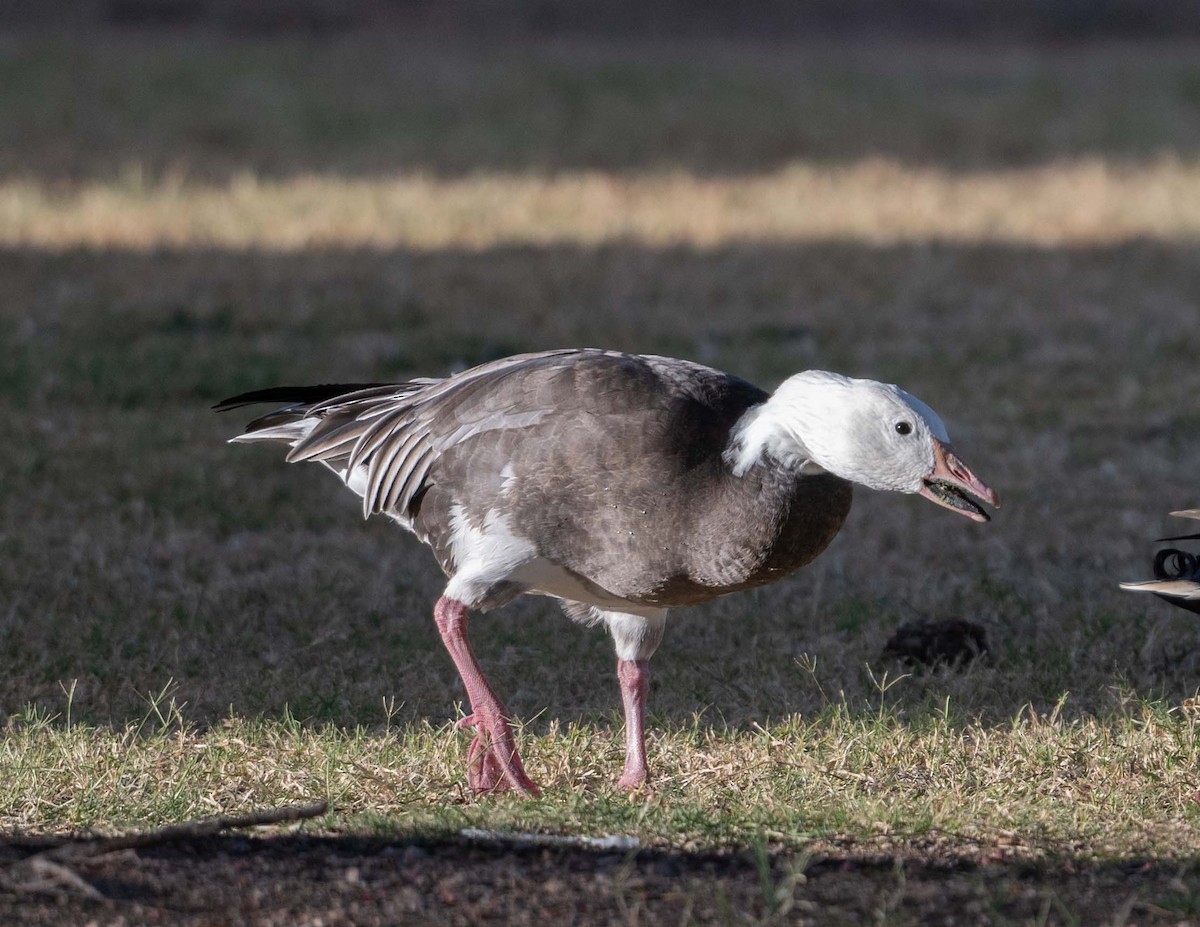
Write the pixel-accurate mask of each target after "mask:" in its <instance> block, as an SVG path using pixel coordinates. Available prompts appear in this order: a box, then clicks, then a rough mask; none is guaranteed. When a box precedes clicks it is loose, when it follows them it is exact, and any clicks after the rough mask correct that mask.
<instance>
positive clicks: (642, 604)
mask: <svg viewBox="0 0 1200 927" xmlns="http://www.w3.org/2000/svg"><path fill="white" fill-rule="evenodd" d="M255 403H273V404H275V405H277V406H279V408H277V409H276V410H275V411H272V412H269V413H267V414H266V415H263V416H262V417H260V418H257V419H255V420H254V421H252V422H250V423H249V424H248V425H247V426H246V428H245V430H244V432H243V433H241V434H238V435H237V436H236V437H234V438H232V439H230V440H231V442H260V441H267V442H279V443H283V444H286V445H288V446H289V447H290V450H289V451H288V453H287V457H286V459H287V460H288V461H289V462H297V461H316V462H320V463H323V464H325V465H326V466H327V467H328V468H329V469H331V470H332V471H333V472H334V473H336V474H337V475H338V477H339V478H340V479H341V480H342V482H343V483H344V484H345V485H346V486H347V487H348V488H349V489H351V490H352V491H353V492H354V493H355V494H357V495H358V496H360V497H361V499H362V510H363V515H364V517H366V516H370V515H375V514H380V515H384V516H386V517H388V518H391V519H392V520H393V521H395V522H397V523H398V524H399V525H401V526H402V527H403V528H405V529H407V530H408V531H410V532H412V533H413V534H415V535H416V536H417V538H419V539H420V540H421V541H422V542H423V543H425V544H427V545H428V546H429V547H430V548H431V549H432V551H433V554H434V556H435V558H436V559H437V562H438V564H439V565H440V566H441V568H442V570H443V571H444V572H445V574H446V576H447V578H448V583H447V585H446V587H445V591H444V592H443V593H442V595H441V597H440V598H439V599H438V601H437V603H436V604H435V606H434V610H433V613H434V620H435V622H436V624H437V628H438V631H439V633H440V635H441V639H442V642H443V643H444V644H445V647H446V650H447V651H448V652H449V654H450V657H451V659H452V660H453V662H454V665H455V667H456V668H457V670H458V673H459V676H460V677H461V679H462V683H463V685H464V687H465V688H466V692H467V698H468V701H469V703H470V714H468V715H467V716H466V717H464V718H463V719H462V720H461V721H460V722H459V723H458V726H459V727H461V728H473V729H474V730H475V737H474V739H473V740H472V742H471V746H470V748H469V750H468V760H467V780H468V784H469V786H470V788H471V789H472V790H473V791H475V792H491V791H506V790H513V791H515V792H517V793H522V794H524V795H537V794H539V790H538V787H537V786H536V785H534V783H533V782H532V781H531V780H530V778H529V776H528V775H527V774H526V772H525V768H524V765H523V764H522V761H521V757H520V754H519V753H518V751H517V746H516V742H515V739H514V735H513V730H512V726H511V724H510V718H509V716H508V714H507V712H506V711H505V708H504V706H503V704H502V703H501V701H500V699H499V698H498V697H497V696H496V694H495V692H494V691H493V690H492V688H491V686H490V685H489V684H488V682H487V680H486V678H485V677H484V673H483V670H482V669H481V668H480V665H479V662H478V661H477V660H476V658H475V654H474V652H473V651H472V649H471V644H470V642H469V640H468V637H467V619H468V614H469V613H470V612H486V611H488V610H490V609H493V608H497V607H500V606H502V605H506V604H507V603H509V602H511V601H513V600H514V599H515V598H517V597H518V596H520V595H522V594H534V595H543V596H551V597H554V598H557V599H559V600H560V602H561V604H562V607H563V609H564V611H565V612H566V614H567V615H568V616H569V617H570V618H572V619H574V620H575V621H577V622H580V623H582V624H585V625H604V626H606V627H607V629H608V632H609V633H610V634H611V635H612V638H613V642H614V644H615V648H616V656H617V679H618V682H619V688H620V693H621V700H622V705H623V709H624V720H625V765H624V769H623V770H622V774H621V776H620V779H619V780H618V786H619V787H620V788H621V789H624V790H636V789H639V788H642V787H643V786H645V784H646V782H647V765H646V747H645V706H646V695H647V690H648V688H649V682H650V670H649V661H650V658H651V656H652V655H653V654H654V652H655V650H656V649H657V648H658V645H659V643H660V642H661V641H662V638H663V632H664V630H665V627H666V619H667V613H668V610H669V609H672V608H678V607H683V606H687V605H697V604H700V603H703V602H708V601H711V600H713V599H715V598H718V597H720V596H724V595H728V594H730V593H733V592H737V591H739V590H743V589H749V588H751V587H755V586H761V585H764V584H766V583H772V582H775V581H777V580H780V579H782V578H784V577H785V576H787V575H789V574H790V573H792V572H794V571H795V570H797V569H798V568H800V567H802V566H804V565H805V564H806V563H808V562H809V561H811V560H812V559H813V558H814V557H816V556H817V555H818V554H820V553H821V551H823V550H824V549H825V548H826V546H827V545H828V544H829V542H830V541H831V540H832V539H833V537H834V535H836V534H837V533H838V530H839V529H840V528H841V526H842V523H843V522H844V521H845V519H846V515H847V512H848V511H849V509H850V501H851V487H852V485H853V484H859V485H862V486H866V487H869V488H871V489H876V490H892V491H896V492H903V493H917V494H920V495H922V496H924V497H925V498H927V499H929V500H931V501H932V502H935V503H937V504H938V505H941V506H944V507H946V508H948V509H950V510H951V511H953V512H957V513H958V514H960V515H963V516H965V517H967V518H969V519H972V520H974V521H976V522H986V521H988V520H989V516H988V515H987V514H986V513H985V511H984V510H983V509H982V508H981V507H980V506H979V505H978V504H977V503H976V502H975V499H979V500H980V501H982V502H986V503H988V504H989V505H991V506H998V505H999V500H998V498H997V496H996V493H995V492H993V491H992V490H991V489H989V488H988V487H987V486H986V485H984V483H983V482H982V481H981V480H980V479H979V478H978V477H977V476H975V474H974V473H972V472H971V470H970V469H968V468H967V466H966V465H965V464H963V463H962V461H961V460H959V458H958V457H957V456H956V454H955V452H954V450H953V448H952V446H951V444H950V439H949V436H948V435H947V433H946V427H945V425H944V424H943V423H942V420H941V419H940V418H939V417H938V415H937V413H935V412H934V411H933V410H932V409H931V408H930V407H929V406H927V405H925V403H923V402H921V401H920V400H919V399H917V398H916V397H914V396H912V395H910V394H908V393H906V392H905V391H904V390H902V389H900V388H899V387H896V386H893V385H889V384H884V383H878V382H875V381H872V380H863V379H852V378H850V377H846V376H842V375H840V374H836V373H830V372H826V371H821V370H808V371H805V372H803V373H798V374H796V375H794V376H792V377H789V378H788V379H786V380H784V381H783V383H782V384H780V386H779V387H778V388H777V389H776V390H775V392H774V393H771V394H768V393H766V392H764V391H763V390H761V389H759V388H758V387H756V386H753V385H752V384H750V383H749V382H747V381H746V380H743V379H740V378H738V377H736V376H732V375H730V374H727V373H722V372H721V371H718V370H714V369H712V368H710V367H706V366H702V365H700V364H697V363H693V362H691V361H687V360H678V359H674V358H670V357H660V356H654V355H635V354H625V353H620V352H615V351H605V350H600V349H596V348H582V349H575V348H571V349H563V350H555V351H544V352H540V353H533V354H521V355H518V356H514V357H508V358H504V359H502V360H496V361H492V362H490V363H485V364H483V365H481V366H478V367H474V368H471V369H469V370H465V371H462V372H461V373H456V374H453V375H451V376H448V377H445V378H421V379H414V380H409V381H407V382H403V383H388V384H379V383H368V384H344V385H323V386H306V387H276V388H272V389H265V390H259V391H256V392H250V393H245V394H243V395H240V396H234V397H232V398H230V399H226V400H224V401H223V402H221V403H218V404H217V405H216V406H214V409H216V410H218V411H224V410H228V409H236V408H240V407H243V406H247V405H251V404H255Z"/></svg>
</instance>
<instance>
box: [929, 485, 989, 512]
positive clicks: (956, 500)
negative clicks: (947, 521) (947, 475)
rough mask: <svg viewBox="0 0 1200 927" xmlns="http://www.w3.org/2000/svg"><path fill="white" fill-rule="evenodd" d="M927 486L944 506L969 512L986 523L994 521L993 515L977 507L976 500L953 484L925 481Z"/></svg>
mask: <svg viewBox="0 0 1200 927" xmlns="http://www.w3.org/2000/svg"><path fill="white" fill-rule="evenodd" d="M925 485H926V486H927V487H929V491H930V492H931V493H933V495H935V496H937V498H938V501H939V502H941V503H942V504H943V505H946V506H949V507H950V508H952V509H958V511H960V512H968V513H970V514H972V515H976V516H979V517H981V518H982V519H983V520H984V521H991V520H992V516H991V515H989V514H988V513H987V512H985V511H984V510H983V509H982V508H980V507H979V506H978V505H976V504H975V500H974V499H972V498H971V497H970V496H968V495H967V494H966V493H965V492H963V491H962V490H961V489H959V488H958V487H957V486H955V485H954V484H953V483H950V482H947V481H946V480H925Z"/></svg>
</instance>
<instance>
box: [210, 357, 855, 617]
mask: <svg viewBox="0 0 1200 927" xmlns="http://www.w3.org/2000/svg"><path fill="white" fill-rule="evenodd" d="M317 389H319V390H328V392H326V393H325V394H324V396H325V397H327V398H325V399H324V401H321V402H311V401H309V402H303V403H297V404H296V405H293V406H291V407H289V408H288V409H285V410H281V411H280V412H279V413H273V414H272V415H268V416H266V417H264V418H263V419H260V420H259V421H258V422H255V423H252V425H251V426H250V428H249V432H250V434H251V436H252V435H253V433H254V429H255V428H256V427H262V428H269V427H272V426H277V425H279V424H280V423H285V422H294V421H299V420H300V419H303V418H305V417H308V418H312V417H314V416H315V417H316V418H317V423H316V425H315V426H314V427H312V428H311V431H310V432H309V433H308V434H307V435H306V436H304V437H303V439H302V440H299V441H298V442H297V443H296V446H295V448H294V450H293V452H292V454H291V455H290V456H289V459H313V460H322V461H324V462H326V463H328V464H329V465H330V466H331V467H333V468H334V469H335V470H339V468H341V469H340V470H339V472H341V473H342V475H343V478H344V479H346V480H347V482H348V483H351V480H350V477H349V475H350V471H351V470H353V469H355V468H366V471H365V472H364V474H363V476H364V477H365V484H366V485H365V488H364V491H363V492H362V495H364V501H365V503H366V505H365V507H366V509H367V510H368V511H380V512H385V513H387V514H389V515H391V516H392V517H394V518H396V520H397V521H400V522H401V523H402V524H404V525H406V527H409V528H411V529H412V530H413V531H414V532H415V533H416V534H417V535H418V536H419V537H420V538H421V539H422V540H424V541H426V542H427V543H428V544H429V545H430V547H431V548H432V549H433V551H434V554H435V556H436V557H437V560H438V562H439V564H440V565H441V567H442V569H443V570H444V571H445V572H446V574H447V575H448V576H454V575H455V573H456V571H457V569H458V568H459V567H460V566H461V564H460V563H459V562H458V558H459V557H460V556H462V547H461V545H462V541H461V538H462V536H463V530H464V522H465V524H466V526H469V527H470V528H471V529H473V530H474V531H475V532H476V533H486V532H487V531H488V530H491V528H493V527H494V526H495V524H496V523H497V520H499V521H501V522H502V523H503V526H504V530H505V531H506V532H509V533H511V534H512V535H515V536H518V537H520V538H522V539H526V540H528V541H530V542H531V543H533V544H534V545H535V546H536V552H537V555H538V556H539V557H540V558H543V559H544V560H546V561H549V562H550V563H552V564H554V565H556V566H557V567H559V568H561V569H562V570H565V571H567V572H568V573H570V574H571V575H572V576H573V577H574V578H575V579H576V580H577V581H578V582H579V583H580V584H581V585H583V586H584V587H585V588H587V589H588V590H593V591H595V592H596V594H597V596H598V597H600V598H604V599H618V600H622V601H625V602H628V603H636V604H637V605H640V606H647V607H655V608H671V607H675V606H683V605H693V604H697V603H701V602H706V601H709V600H711V599H713V598H716V597H718V596H722V595H726V594H728V593H731V592H736V591H738V590H740V589H746V588H749V587H752V586H758V585H763V584H765V583H770V582H774V581H775V580H778V579H780V578H781V577H783V576H785V575H787V574H788V573H791V572H792V571H794V570H796V569H798V568H799V567H802V566H803V565H805V564H806V563H808V562H809V561H811V560H812V559H813V558H814V557H816V556H817V555H818V554H820V553H821V552H822V551H823V550H824V549H825V548H826V547H827V546H828V544H829V542H830V541H831V540H832V539H833V537H834V536H835V535H836V534H837V532H838V530H839V529H840V528H841V526H842V524H843V522H844V521H845V518H846V515H847V513H848V512H849V509H850V503H851V488H850V484H849V483H848V482H847V481H845V480H842V479H840V478H838V477H835V476H832V475H830V474H824V473H823V474H818V475H812V476H802V475H799V474H796V473H794V472H791V471H789V470H787V469H785V468H782V467H779V466H775V465H773V464H774V463H775V462H774V461H772V460H770V459H763V460H761V461H759V462H757V463H755V464H754V465H753V466H751V467H750V468H749V469H748V470H746V472H744V473H743V474H741V475H734V473H733V471H732V468H731V466H730V464H729V463H728V462H727V461H726V460H725V459H724V457H723V455H724V452H725V450H726V448H727V447H728V446H729V444H730V441H731V435H732V433H733V430H734V426H735V425H736V424H737V423H738V420H739V419H740V418H741V417H742V416H743V414H744V413H745V412H746V411H747V410H748V409H750V408H751V407H753V406H756V405H758V404H760V403H762V402H765V401H766V399H767V398H768V397H767V394H766V393H764V392H763V391H762V390H760V389H758V388H757V387H755V386H753V385H751V384H749V383H747V382H746V381H744V380H741V379H738V378H736V377H733V376H730V375H728V374H725V373H721V372H719V371H716V370H713V369H711V368H708V367H703V366H701V365H698V364H693V363H689V362H686V361H679V360H674V359H671V358H660V357H647V356H637V355H627V354H617V353H613V352H603V351H596V350H582V351H576V350H572V351H561V352H546V353H544V354H536V355H524V356H522V357H518V358H508V359H505V360H503V361H497V362H495V363H493V364H489V365H484V366H483V367H479V368H474V369H473V370H470V371H466V372H464V373H463V374H459V375H456V376H453V377H450V378H447V379H445V380H429V381H414V382H413V383H411V384H398V385H395V386H378V387H371V388H367V389H360V390H358V391H356V392H350V393H349V395H346V396H340V395H339V394H338V392H337V391H338V390H339V389H343V390H352V389H354V388H353V387H346V388H339V387H335V386H330V387H321V388H317ZM254 395H255V394H250V395H248V396H246V397H238V398H237V399H234V400H229V401H228V403H227V405H228V406H232V405H236V404H242V403H245V402H250V401H256V400H255V399H254ZM273 395H274V396H275V397H276V398H282V397H283V396H285V395H286V389H281V390H279V391H275V392H274V394H273ZM385 406H386V407H385ZM380 410H383V411H380ZM364 412H366V413H369V414H367V415H365V416H364ZM355 448H357V450H358V455H357V456H354V449H355ZM364 448H366V449H368V450H369V453H365V454H364V453H363V449H364ZM389 455H390V456H389ZM356 491H357V490H356ZM522 591H525V589H523V588H521V587H520V586H519V585H517V584H514V585H513V586H512V588H508V587H507V586H506V585H505V584H504V583H499V584H497V588H495V589H494V590H491V591H489V593H488V595H487V601H486V603H481V604H483V605H484V607H490V606H492V605H497V604H501V603H502V602H503V601H507V600H508V599H510V598H512V597H513V596H514V595H517V594H519V593H520V592H522ZM581 598H582V597H581ZM580 604H581V605H586V604H587V603H584V602H581V603H580ZM568 610H572V611H573V610H574V609H573V608H572V603H570V602H568Z"/></svg>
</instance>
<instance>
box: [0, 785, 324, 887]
mask: <svg viewBox="0 0 1200 927" xmlns="http://www.w3.org/2000/svg"><path fill="white" fill-rule="evenodd" d="M328 807H329V806H328V804H327V803H326V802H323V801H321V802H316V803H315V804H311V805H287V806H285V807H283V808H269V809H267V810H265V811H254V812H251V813H250V814H242V815H234V816H225V815H222V816H220V817H215V818H206V819H204V820H202V821H186V822H184V823H182V824H171V825H168V826H167V827H160V828H157V829H156V830H151V831H142V832H140V833H134V834H122V835H121V836H119V837H98V838H95V839H92V840H83V841H79V842H73V843H62V844H59V845H57V846H53V847H51V848H50V849H48V850H41V851H39V852H37V853H34V854H33V855H32V856H27V857H26V858H25V859H22V860H20V861H18V862H15V863H11V864H10V865H8V866H7V867H6V868H5V869H0V891H9V892H33V893H56V892H60V891H64V890H66V891H73V892H76V893H78V894H80V895H83V896H84V897H87V898H97V899H99V898H103V897H104V895H103V894H101V893H100V892H99V891H97V889H96V888H95V886H93V885H92V884H91V883H89V882H88V881H86V880H85V879H84V878H83V877H82V876H80V875H79V874H78V873H77V872H75V871H74V870H73V869H71V868H70V867H69V866H68V865H66V864H68V863H78V862H82V861H84V860H90V859H95V858H96V857H98V856H105V855H107V854H109V853H116V852H119V851H121V850H131V849H137V848H139V847H147V846H155V845H157V844H162V843H172V842H174V841H176V840H194V839H196V838H198V837H211V836H212V835H213V834H217V833H220V832H221V831H225V830H236V829H240V828H243V827H259V826H261V825H264V824H283V823H286V822H288V821H303V820H305V819H307V818H315V817H318V816H319V815H322V814H324V813H325V812H326V810H328Z"/></svg>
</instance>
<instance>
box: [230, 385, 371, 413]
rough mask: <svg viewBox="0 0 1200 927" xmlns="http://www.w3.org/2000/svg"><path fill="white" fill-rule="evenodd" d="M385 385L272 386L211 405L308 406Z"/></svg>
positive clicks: (237, 406) (232, 406)
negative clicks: (268, 403) (267, 403)
mask: <svg viewBox="0 0 1200 927" xmlns="http://www.w3.org/2000/svg"><path fill="white" fill-rule="evenodd" d="M386 385H387V384H385V383H321V384H318V385H316V386H272V387H268V388H267V389H256V390H251V391H250V392H249V393H241V394H239V395H237V396H230V397H229V398H228V399H222V400H221V401H220V402H218V403H217V404H216V405H214V406H212V411H214V412H228V411H229V410H230V409H240V408H242V407H243V406H252V405H257V404H258V403H260V402H273V403H277V404H279V405H287V406H309V405H312V404H314V403H317V402H324V401H325V400H326V399H333V398H334V397H335V396H343V395H345V394H346V393H354V392H357V391H358V390H362V389H374V388H375V387H379V386H386Z"/></svg>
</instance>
